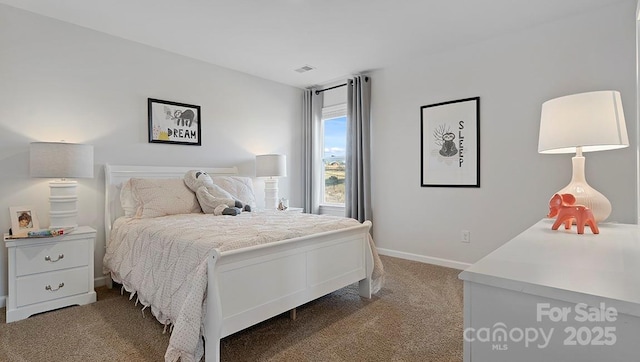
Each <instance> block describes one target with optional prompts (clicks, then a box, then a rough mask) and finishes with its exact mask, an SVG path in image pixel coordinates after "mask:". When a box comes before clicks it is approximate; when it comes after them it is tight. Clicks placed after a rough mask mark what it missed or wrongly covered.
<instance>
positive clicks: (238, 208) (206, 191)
mask: <svg viewBox="0 0 640 362" xmlns="http://www.w3.org/2000/svg"><path fill="white" fill-rule="evenodd" d="M184 183H185V185H187V187H188V188H190V189H191V191H193V192H195V193H196V197H197V198H198V202H199V203H200V207H201V208H202V211H203V212H204V213H205V214H214V215H231V216H236V215H238V214H239V213H241V212H242V211H251V206H249V205H243V204H242V202H240V201H238V200H236V199H235V198H234V197H233V196H232V195H231V194H230V193H228V192H226V191H225V190H223V189H222V188H220V186H218V185H216V184H214V183H213V180H212V179H211V176H209V175H207V173H206V172H204V171H201V170H190V171H187V173H186V174H185V175H184Z"/></svg>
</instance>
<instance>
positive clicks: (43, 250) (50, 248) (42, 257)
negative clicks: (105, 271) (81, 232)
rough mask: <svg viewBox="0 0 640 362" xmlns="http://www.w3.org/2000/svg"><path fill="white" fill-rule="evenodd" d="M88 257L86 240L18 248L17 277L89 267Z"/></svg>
mask: <svg viewBox="0 0 640 362" xmlns="http://www.w3.org/2000/svg"><path fill="white" fill-rule="evenodd" d="M88 255H89V244H88V243H87V241H86V240H73V241H64V242H57V243H49V244H43V245H35V246H25V247H20V248H16V276H22V275H29V274H35V273H42V272H48V271H53V270H61V269H67V268H73V267H77V266H83V265H88V260H87V259H88V258H89V256H88Z"/></svg>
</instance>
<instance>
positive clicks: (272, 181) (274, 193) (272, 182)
mask: <svg viewBox="0 0 640 362" xmlns="http://www.w3.org/2000/svg"><path fill="white" fill-rule="evenodd" d="M277 207H278V179H277V178H268V179H266V180H264V208H265V209H275V208H277Z"/></svg>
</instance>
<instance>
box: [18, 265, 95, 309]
mask: <svg viewBox="0 0 640 362" xmlns="http://www.w3.org/2000/svg"><path fill="white" fill-rule="evenodd" d="M87 275H89V268H88V267H86V266H85V267H82V268H76V269H68V270H61V271H56V272H51V273H44V274H35V275H29V276H26V277H22V278H18V280H17V282H16V289H17V300H16V302H17V306H18V307H22V306H25V305H29V304H34V303H39V302H44V301H49V300H54V299H58V298H63V297H69V296H72V295H76V294H81V293H87V292H88V291H89V278H87Z"/></svg>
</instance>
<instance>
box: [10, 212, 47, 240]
mask: <svg viewBox="0 0 640 362" xmlns="http://www.w3.org/2000/svg"><path fill="white" fill-rule="evenodd" d="M9 215H10V216H11V234H12V235H14V236H27V233H28V232H29V231H37V230H38V229H40V225H39V223H38V217H37V215H36V212H35V211H34V210H33V208H32V207H31V206H11V207H9Z"/></svg>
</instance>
